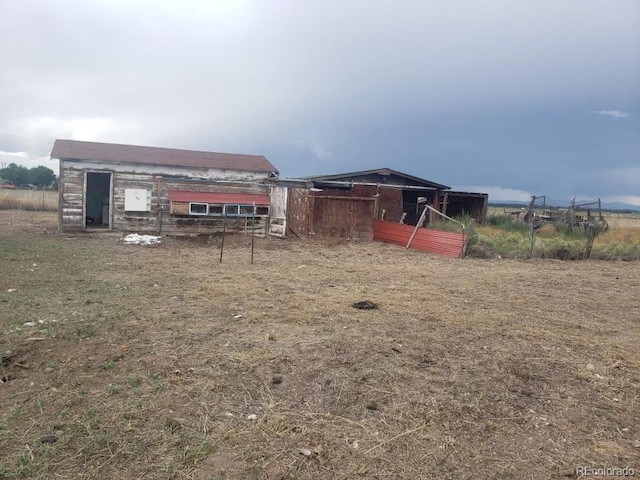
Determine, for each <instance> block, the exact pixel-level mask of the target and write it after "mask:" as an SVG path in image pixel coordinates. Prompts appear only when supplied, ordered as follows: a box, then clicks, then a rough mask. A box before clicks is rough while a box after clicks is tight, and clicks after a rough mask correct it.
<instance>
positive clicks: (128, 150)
mask: <svg viewBox="0 0 640 480" xmlns="http://www.w3.org/2000/svg"><path fill="white" fill-rule="evenodd" d="M51 157H52V158H58V159H61V160H85V161H89V162H108V163H143V164H147V165H166V166H176V167H194V168H219V169H226V170H241V171H246V172H267V173H270V172H276V173H277V172H278V169H277V168H276V167H274V166H273V165H272V164H271V162H269V160H267V159H266V158H265V157H264V156H262V155H240V154H235V153H216V152H199V151H195V150H179V149H175V148H160V147H141V146H137V145H120V144H116V143H98V142H79V141H75V140H56V142H55V143H54V145H53V150H52V151H51Z"/></svg>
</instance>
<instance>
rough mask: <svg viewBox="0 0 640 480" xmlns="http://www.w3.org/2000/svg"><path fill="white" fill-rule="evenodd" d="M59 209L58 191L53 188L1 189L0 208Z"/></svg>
mask: <svg viewBox="0 0 640 480" xmlns="http://www.w3.org/2000/svg"><path fill="white" fill-rule="evenodd" d="M11 209H16V210H37V211H57V210H58V192H56V191H51V190H0V210H11Z"/></svg>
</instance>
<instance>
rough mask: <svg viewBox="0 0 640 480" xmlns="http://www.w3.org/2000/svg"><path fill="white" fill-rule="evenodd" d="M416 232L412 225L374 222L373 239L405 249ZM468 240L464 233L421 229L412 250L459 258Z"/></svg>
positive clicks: (412, 244)
mask: <svg viewBox="0 0 640 480" xmlns="http://www.w3.org/2000/svg"><path fill="white" fill-rule="evenodd" d="M414 230H415V227H414V226H411V225H403V224H400V223H393V222H385V221H381V220H375V221H374V222H373V239H374V240H377V241H379V242H386V243H394V244H396V245H401V246H403V247H405V246H406V245H407V242H409V239H410V238H411V235H412V234H413V231H414ZM466 239H467V235H465V234H462V233H456V232H445V231H443V230H434V229H433V228H422V227H421V228H419V229H418V232H417V233H416V236H415V238H414V239H413V242H412V243H411V247H410V248H413V249H416V250H422V251H425V252H430V253H437V254H440V255H446V256H448V257H453V258H458V257H460V254H461V253H462V249H463V247H464V244H465V241H466Z"/></svg>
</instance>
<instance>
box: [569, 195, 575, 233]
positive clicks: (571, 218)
mask: <svg viewBox="0 0 640 480" xmlns="http://www.w3.org/2000/svg"><path fill="white" fill-rule="evenodd" d="M575 223H576V197H573V198H572V199H571V216H570V217H569V231H570V232H571V231H573V225H574V224H575Z"/></svg>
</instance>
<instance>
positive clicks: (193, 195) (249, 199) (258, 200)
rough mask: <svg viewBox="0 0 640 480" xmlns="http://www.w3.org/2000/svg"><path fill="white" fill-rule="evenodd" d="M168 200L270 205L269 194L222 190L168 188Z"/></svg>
mask: <svg viewBox="0 0 640 480" xmlns="http://www.w3.org/2000/svg"><path fill="white" fill-rule="evenodd" d="M169 200H171V201H172V202H197V203H218V204H223V203H226V204H241V205H252V204H253V203H255V204H256V205H260V206H265V205H270V204H271V202H270V201H269V195H260V194H256V193H222V192H190V191H186V190H170V191H169Z"/></svg>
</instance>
